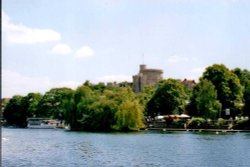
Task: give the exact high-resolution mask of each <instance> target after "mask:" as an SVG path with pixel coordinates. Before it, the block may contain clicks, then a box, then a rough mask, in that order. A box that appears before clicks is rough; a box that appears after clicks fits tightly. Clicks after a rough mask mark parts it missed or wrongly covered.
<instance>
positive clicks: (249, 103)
mask: <svg viewBox="0 0 250 167" xmlns="http://www.w3.org/2000/svg"><path fill="white" fill-rule="evenodd" d="M244 103H245V105H244V108H243V114H244V115H246V116H248V117H249V118H250V80H249V81H248V82H247V83H246V85H245V89H244Z"/></svg>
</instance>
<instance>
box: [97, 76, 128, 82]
mask: <svg viewBox="0 0 250 167" xmlns="http://www.w3.org/2000/svg"><path fill="white" fill-rule="evenodd" d="M123 81H127V82H132V76H130V75H106V76H102V77H99V78H97V79H96V82H123Z"/></svg>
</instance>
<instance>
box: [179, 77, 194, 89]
mask: <svg viewBox="0 0 250 167" xmlns="http://www.w3.org/2000/svg"><path fill="white" fill-rule="evenodd" d="M182 83H183V84H184V85H186V86H188V87H189V88H194V87H195V85H196V82H195V80H187V79H186V78H185V79H184V80H183V81H182Z"/></svg>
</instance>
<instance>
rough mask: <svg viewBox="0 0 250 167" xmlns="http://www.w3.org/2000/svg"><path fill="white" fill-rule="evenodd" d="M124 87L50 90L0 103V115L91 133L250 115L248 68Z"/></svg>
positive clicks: (212, 69)
mask: <svg viewBox="0 0 250 167" xmlns="http://www.w3.org/2000/svg"><path fill="white" fill-rule="evenodd" d="M123 86H124V87H115V86H108V85H104V84H102V83H99V84H96V85H94V84H91V83H89V82H88V81H86V82H85V83H84V84H83V85H82V86H80V87H78V88H77V89H76V90H72V89H69V88H54V89H51V90H50V91H48V92H46V93H45V94H44V95H41V94H39V93H29V94H28V95H27V96H13V97H12V98H11V99H10V100H9V102H8V103H6V104H5V105H4V112H3V116H4V118H5V119H6V121H7V124H8V125H15V126H19V127H26V124H27V123H26V119H27V118H28V117H46V118H53V119H59V120H64V121H65V124H68V125H70V127H71V129H72V130H91V131H111V130H121V131H125V130H136V129H139V128H142V127H144V123H145V118H154V117H155V116H157V115H169V114H182V113H186V114H189V115H190V116H193V117H202V118H204V119H212V120H216V119H218V118H225V119H228V118H230V117H232V118H234V117H235V116H248V117H249V116H250V71H248V70H246V69H244V70H242V69H240V68H235V69H233V70H230V69H228V68H227V67H226V66H225V65H223V64H214V65H212V66H209V67H207V68H206V70H205V72H204V73H203V75H202V76H201V78H200V80H199V82H198V83H197V84H196V85H194V86H190V85H188V84H186V83H183V82H181V81H180V80H176V79H167V80H162V81H160V82H159V83H158V85H157V86H156V87H153V86H147V87H145V88H144V90H143V91H142V92H140V93H138V94H135V93H134V92H133V91H132V88H131V87H130V85H129V84H128V85H126V84H125V85H123ZM226 111H227V112H228V111H229V112H230V113H229V115H228V113H227V112H226ZM249 124H250V123H249V121H248V125H247V126H249Z"/></svg>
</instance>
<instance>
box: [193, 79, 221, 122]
mask: <svg viewBox="0 0 250 167" xmlns="http://www.w3.org/2000/svg"><path fill="white" fill-rule="evenodd" d="M192 100H194V102H192V103H194V104H195V108H196V111H198V112H197V115H195V116H199V117H203V118H212V119H215V118H216V117H217V116H219V113H220V111H221V104H220V102H219V101H218V100H217V92H216V90H215V87H214V85H213V84H212V83H211V82H210V81H208V80H201V81H200V82H199V83H198V84H197V85H196V86H195V88H194V91H193V98H192Z"/></svg>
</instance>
